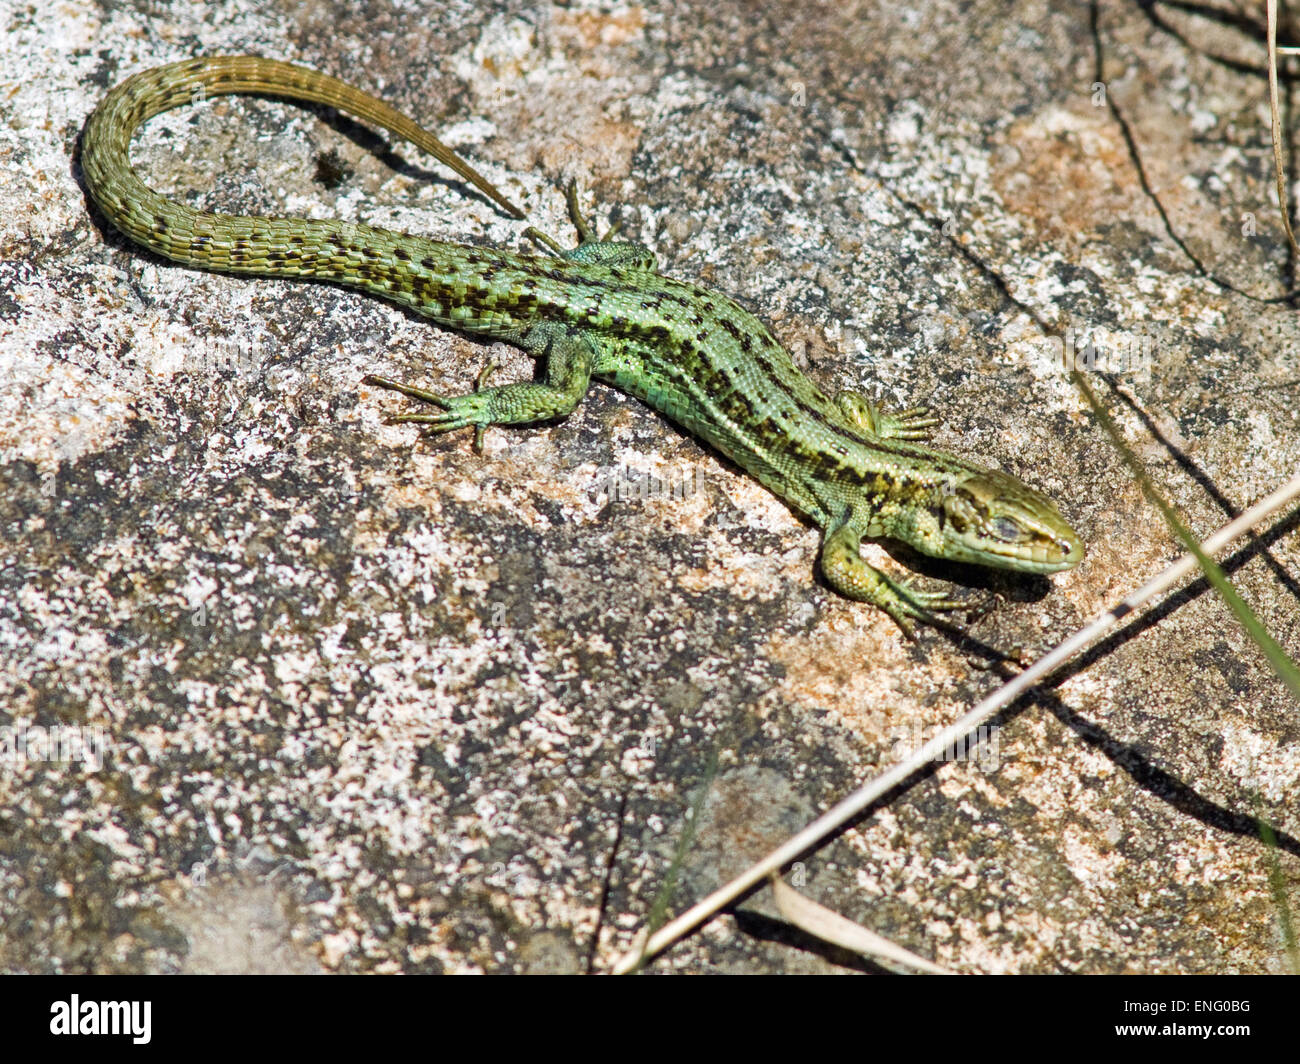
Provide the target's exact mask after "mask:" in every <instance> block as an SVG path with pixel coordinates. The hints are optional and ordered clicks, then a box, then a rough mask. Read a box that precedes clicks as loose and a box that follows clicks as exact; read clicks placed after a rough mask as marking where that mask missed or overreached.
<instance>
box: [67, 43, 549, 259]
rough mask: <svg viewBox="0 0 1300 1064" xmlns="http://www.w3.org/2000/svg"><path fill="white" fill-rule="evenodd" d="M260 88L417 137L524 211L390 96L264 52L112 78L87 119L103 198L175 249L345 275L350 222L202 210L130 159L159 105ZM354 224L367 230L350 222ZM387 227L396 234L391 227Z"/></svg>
mask: <svg viewBox="0 0 1300 1064" xmlns="http://www.w3.org/2000/svg"><path fill="white" fill-rule="evenodd" d="M238 93H257V94H261V95H266V96H278V97H283V98H285V99H290V100H302V101H306V102H309V103H323V104H328V105H329V106H331V107H334V108H337V109H338V110H340V111H344V112H346V113H348V114H350V115H353V116H355V117H357V118H360V119H364V120H366V121H369V122H373V123H374V124H375V125H377V126H380V127H382V128H383V129H386V130H388V131H389V132H391V133H394V134H396V135H397V136H399V137H403V138H404V139H406V140H409V141H410V142H411V143H412V144H415V145H416V146H417V147H419V148H422V149H423V150H424V151H426V152H428V153H429V154H430V155H432V156H434V157H435V158H436V159H438V160H439V161H440V162H442V163H445V164H446V165H447V166H449V167H450V168H451V169H452V170H454V171H456V173H458V174H459V175H460V176H461V177H463V178H464V179H465V180H466V181H468V182H470V183H471V184H473V185H474V186H475V187H476V188H478V189H479V190H480V191H482V192H483V193H484V194H485V195H487V196H489V197H491V199H493V200H494V201H495V202H496V203H498V204H500V205H501V206H502V207H504V208H505V209H506V210H507V211H509V212H510V213H511V214H513V215H514V216H515V217H518V218H522V217H523V216H524V212H523V211H521V210H520V209H519V208H518V207H516V206H515V205H514V204H513V203H511V202H510V200H508V199H506V197H505V196H503V195H502V194H501V193H500V192H498V191H497V190H496V188H494V187H493V186H492V185H491V184H490V183H489V182H488V181H487V179H486V178H484V177H483V176H482V175H481V174H479V173H478V172H477V171H476V170H474V169H473V168H472V167H471V166H470V165H469V164H468V163H466V162H465V161H464V160H462V159H461V158H460V157H459V156H457V155H456V153H455V152H453V151H452V150H451V149H450V148H448V147H447V146H446V145H445V144H443V143H442V142H441V141H440V140H438V139H437V138H436V137H434V136H433V135H432V134H431V133H429V132H428V131H426V130H424V129H421V128H420V127H419V126H418V125H416V124H415V123H414V122H413V121H411V119H409V118H407V117H406V116H405V115H403V114H402V113H401V112H400V111H397V110H394V109H393V108H392V107H390V106H389V105H388V104H386V103H384V101H383V100H380V99H377V98H376V97H374V96H371V95H369V94H368V93H364V92H361V91H360V90H359V89H354V88H353V87H352V86H350V85H348V84H346V83H345V82H342V81H339V80H338V79H337V78H332V77H330V76H329V75H327V74H321V73H318V72H316V71H314V70H310V69H308V68H307V67H301V66H296V65H295V64H293V63H284V62H281V61H279V60H276V59H263V58H260V57H258V56H212V57H207V58H198V59H185V60H182V61H181V62H179V63H170V64H168V65H166V66H160V67H154V68H153V69H151V70H145V71H143V72H141V73H139V74H136V75H134V76H132V77H130V78H127V79H126V80H125V81H123V82H122V83H121V84H120V85H118V86H117V87H116V88H114V89H113V90H112V91H111V92H109V94H108V95H107V96H105V97H104V99H103V100H102V101H100V104H99V106H98V107H96V108H95V110H94V113H93V114H91V116H90V118H89V120H88V121H87V122H86V128H85V133H84V135H83V137H82V146H81V168H82V173H83V174H84V175H85V179H86V188H87V190H88V191H89V193H90V196H91V198H92V199H93V200H94V201H95V204H96V206H98V207H99V209H100V211H102V212H103V214H104V215H105V217H107V218H108V220H109V221H110V222H112V223H113V225H115V226H116V227H117V228H118V229H120V230H121V231H122V232H124V233H126V234H127V235H128V236H130V237H131V239H133V240H135V241H136V242H137V243H140V244H143V245H144V246H145V247H148V248H150V249H151V250H153V251H156V252H157V253H158V254H160V255H165V256H166V257H167V258H170V259H175V260H176V261H178V262H184V263H187V264H188V265H192V266H201V267H204V268H206V269H211V270H220V271H222V272H226V273H254V274H269V273H275V274H282V275H283V274H291V275H292V274H296V275H299V276H317V277H319V276H331V277H336V278H338V279H340V280H345V279H347V278H346V277H345V276H343V274H344V273H345V272H346V267H345V266H344V264H342V263H339V262H330V261H329V260H330V259H331V258H337V256H338V248H339V241H338V239H337V237H338V234H339V231H340V230H341V229H342V228H343V225H344V223H341V222H338V221H332V220H330V221H318V220H309V219H305V218H266V217H257V216H252V217H249V216H243V215H233V214H217V213H212V212H207V211H196V210H195V209H194V208H192V207H189V206H187V205H186V204H184V203H179V202H177V201H176V200H173V199H169V198H167V197H166V196H163V195H161V194H159V193H158V192H155V191H154V190H153V189H151V188H150V187H149V186H148V185H146V184H145V183H144V182H143V181H141V180H140V177H139V175H137V174H136V172H135V170H134V168H133V167H132V166H131V150H130V149H131V137H132V135H133V134H134V133H135V131H136V129H137V128H138V127H139V126H140V125H141V123H143V122H146V121H148V119H150V118H152V117H153V116H154V115H157V114H161V113H162V112H163V111H169V110H171V109H173V108H176V107H180V106H182V105H183V104H187V103H194V102H197V101H199V100H202V99H204V98H206V97H208V96H226V95H232V94H238ZM351 228H352V229H353V230H358V229H359V230H365V231H367V232H374V233H384V231H383V230H369V229H368V227H366V226H358V225H353V226H351ZM385 235H389V234H385Z"/></svg>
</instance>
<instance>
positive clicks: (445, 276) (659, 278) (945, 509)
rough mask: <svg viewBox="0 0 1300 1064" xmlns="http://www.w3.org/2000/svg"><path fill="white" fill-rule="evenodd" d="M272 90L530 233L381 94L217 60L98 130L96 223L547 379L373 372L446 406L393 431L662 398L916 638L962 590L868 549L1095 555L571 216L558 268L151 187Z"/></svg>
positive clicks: (968, 465) (1034, 507)
mask: <svg viewBox="0 0 1300 1064" xmlns="http://www.w3.org/2000/svg"><path fill="white" fill-rule="evenodd" d="M228 94H258V95H264V96H272V97H280V98H286V99H289V100H295V101H300V102H308V103H319V104H326V105H329V106H331V107H333V108H335V109H336V110H339V111H342V112H345V113H348V114H350V115H352V116H354V117H356V118H360V119H362V120H366V121H370V122H373V123H374V124H376V125H378V126H380V127H381V128H383V129H386V130H387V131H389V132H390V133H393V134H395V135H397V136H399V137H402V138H404V139H406V140H408V141H410V142H411V143H413V144H415V145H416V146H417V147H419V148H421V149H423V150H425V151H426V152H428V153H429V154H430V155H432V156H433V157H434V158H436V159H438V160H439V161H441V162H442V163H444V164H446V165H448V166H449V167H451V168H452V169H453V170H454V171H455V172H456V173H457V174H459V175H460V176H461V177H463V178H465V179H466V180H467V181H468V182H469V183H470V184H472V185H474V186H475V187H476V188H478V189H479V190H480V191H481V192H483V193H484V194H485V195H487V196H488V197H490V198H491V199H492V200H493V201H494V202H495V203H497V204H498V205H500V206H501V207H502V208H503V209H505V210H506V211H508V212H509V213H510V214H511V215H512V216H514V217H516V218H523V217H524V212H523V211H522V210H520V209H519V208H518V207H517V206H515V205H514V204H513V203H512V202H511V201H510V200H509V199H507V198H506V197H505V196H504V195H503V194H502V193H501V192H500V191H499V190H497V189H496V188H495V187H494V186H493V185H492V184H491V183H490V182H488V181H487V179H486V178H484V177H482V176H481V175H480V174H479V173H478V172H477V171H475V170H474V169H473V168H472V167H471V166H470V165H469V164H468V163H466V162H465V161H464V160H462V159H460V158H459V156H457V155H456V154H455V153H454V152H453V151H452V150H451V149H450V148H448V147H447V146H446V145H444V144H443V143H442V142H441V141H439V140H438V139H437V138H436V137H434V136H433V135H432V134H431V133H429V132H427V131H426V130H424V129H422V128H421V127H420V126H419V125H417V124H416V123H415V122H413V121H412V120H411V119H409V118H408V117H406V116H405V115H403V114H402V113H401V112H399V111H397V110H395V109H394V108H392V107H391V106H389V105H388V104H387V103H385V102H384V101H382V100H380V99H379V98H377V97H375V96H372V95H370V94H368V93H365V92H363V91H361V90H359V89H356V88H354V87H353V86H351V85H349V84H347V83H346V82H343V81H340V80H338V79H336V78H334V77H331V76H329V75H326V74H323V73H320V72H318V71H315V70H312V69H310V68H307V67H303V66H299V65H296V64H291V63H287V62H283V61H280V60H274V59H268V58H262V57H257V56H211V57H199V58H194V59H186V60H182V61H180V62H176V63H170V64H167V65H164V66H159V67H154V68H152V69H149V70H145V71H142V72H140V73H137V74H135V75H133V76H132V77H129V78H127V79H126V80H125V81H123V82H121V83H120V84H119V85H117V86H116V87H115V88H113V89H111V90H110V91H109V92H108V94H107V95H106V96H105V97H104V98H103V100H102V101H101V102H100V103H99V104H98V106H97V107H96V108H95V110H94V111H93V113H92V114H91V115H90V117H89V118H88V120H87V122H86V125H85V128H84V131H83V136H82V141H81V156H80V158H81V170H82V174H83V177H84V181H85V187H86V190H87V192H88V193H89V197H90V199H91V200H92V201H93V202H94V204H95V206H96V207H97V208H98V209H99V211H100V213H101V214H102V215H103V217H104V218H106V219H107V220H108V221H109V222H110V223H111V224H112V225H113V226H115V227H116V228H117V229H118V230H120V231H121V232H123V233H124V234H126V235H127V236H128V237H130V238H131V240H133V241H135V242H136V243H138V244H140V245H143V246H144V247H146V248H148V249H150V250H152V251H154V252H156V253H157V254H159V255H162V256H165V257H166V258H169V259H172V260H174V261H176V262H179V263H182V264H185V265H188V266H194V267H199V268H202V269H207V270H214V271H218V272H222V273H232V274H251V275H257V276H263V277H301V278H315V279H320V280H326V281H332V282H335V283H338V284H341V285H344V286H347V287H351V288H355V289H360V290H362V291H364V292H366V293H370V294H372V295H375V296H379V297H382V298H385V299H388V300H390V301H393V302H395V303H398V304H400V305H403V306H406V307H409V308H411V309H412V310H414V311H415V312H417V313H419V314H421V315H423V316H425V317H427V318H429V319H431V320H432V321H433V322H435V323H437V324H438V325H441V326H443V327H446V328H450V329H453V330H456V331H458V332H460V333H463V334H466V335H469V336H472V337H475V338H479V339H481V340H484V341H504V342H506V343H508V344H512V345H515V346H517V347H519V348H520V349H522V350H523V351H524V352H526V353H527V354H529V355H531V356H532V357H534V358H535V359H537V360H538V361H539V363H541V364H542V365H539V372H538V374H537V379H535V380H533V381H518V382H513V383H508V384H502V385H496V386H492V387H488V386H487V384H486V381H487V377H488V374H490V373H491V372H492V370H493V367H492V365H491V364H490V363H489V364H488V366H487V367H486V368H485V370H484V371H483V372H482V373H480V375H479V378H478V381H477V383H476V386H475V389H474V390H473V391H471V392H466V393H463V394H456V395H444V394H442V393H440V392H435V391H430V390H427V389H425V388H419V387H415V386H413V385H410V384H406V383H403V382H401V381H397V380H393V379H390V378H387V377H381V376H376V375H369V376H367V377H365V378H363V383H367V384H370V385H373V386H377V387H381V388H384V389H389V390H392V391H394V392H398V393H400V394H402V395H404V396H407V397H409V398H411V399H414V400H418V401H420V402H421V403H424V404H427V406H428V407H432V408H433V409H432V410H428V409H426V410H424V411H423V412H409V413H403V414H398V415H395V416H393V417H392V418H390V419H389V420H390V421H391V422H395V423H414V424H418V425H423V426H426V427H427V429H428V430H429V431H431V432H435V433H436V432H449V431H453V430H456V429H461V428H471V427H472V428H473V429H474V430H475V444H476V446H480V447H481V444H482V438H483V432H484V430H485V429H486V428H487V427H488V426H489V425H526V424H532V423H538V422H547V421H552V420H555V419H558V418H563V417H564V416H566V415H568V414H569V413H570V412H571V411H573V410H574V409H575V408H576V407H577V406H578V404H579V403H580V402H581V401H582V399H583V396H584V395H585V394H586V392H587V389H588V386H589V384H590V382H591V381H592V380H593V379H595V380H599V381H602V382H604V383H607V384H610V385H613V386H614V387H615V388H618V389H620V390H622V391H624V392H625V393H628V394H630V395H632V396H635V397H636V398H638V399H640V400H642V401H644V402H645V403H647V404H648V405H649V406H651V407H652V408H654V409H655V410H657V411H659V412H660V413H661V414H662V415H664V416H665V417H667V418H668V419H669V420H670V421H673V422H675V423H676V424H678V425H679V426H681V427H682V428H684V429H686V430H687V431H688V432H690V433H692V434H693V435H695V436H696V437H698V438H700V439H702V440H703V441H705V442H706V443H707V444H709V445H711V446H712V447H714V448H716V449H717V450H718V451H719V452H721V453H722V454H723V455H725V456H726V457H728V458H730V459H731V460H732V461H734V462H735V463H736V464H737V465H738V466H740V467H741V468H742V469H743V470H745V471H746V472H747V473H749V474H750V475H752V476H753V477H754V478H756V479H757V480H758V481H759V482H760V483H761V484H763V485H764V486H765V487H766V488H767V489H769V490H770V491H772V492H773V493H775V494H776V495H777V496H778V497H780V498H781V499H782V500H783V501H784V502H785V503H786V504H787V505H788V506H790V507H791V508H792V509H793V510H795V511H797V512H799V513H801V514H803V515H804V516H805V517H806V518H807V519H809V520H811V521H812V522H813V523H814V524H815V525H816V526H817V527H818V528H820V529H821V530H822V541H821V548H820V553H819V557H818V566H819V568H820V571H821V574H822V576H823V578H824V580H825V582H826V584H827V585H828V586H829V587H830V588H831V589H833V590H834V591H836V592H838V593H839V594H841V595H843V596H845V597H847V598H849V599H854V600H857V601H862V602H867V603H871V604H872V605H874V606H877V607H879V608H880V609H882V610H884V611H885V612H886V613H887V614H888V615H889V616H890V617H892V618H893V620H894V621H895V622H896V623H897V624H898V625H899V627H900V628H901V629H902V631H903V633H904V634H905V635H906V636H908V637H909V638H915V630H914V625H913V622H924V623H930V624H936V623H938V618H937V616H936V613H937V612H941V611H945V610H954V609H958V608H960V607H961V605H962V604H961V603H960V602H959V601H957V600H955V599H953V598H952V597H951V593H950V591H948V590H923V589H921V588H918V587H916V586H915V584H914V582H913V580H912V579H911V578H907V579H895V578H894V577H892V576H890V575H889V574H887V573H886V572H884V571H883V570H882V569H879V568H877V567H876V566H873V565H871V564H869V563H868V562H867V561H866V560H865V559H864V558H863V557H862V556H861V553H860V545H861V541H862V540H863V539H864V538H884V539H892V540H895V541H900V542H903V543H905V544H907V545H908V546H910V547H911V548H913V549H914V550H917V551H919V552H921V553H923V554H927V555H931V556H933V557H936V558H940V559H945V560H950V561H956V562H965V563H975V564H978V565H983V566H989V567H993V568H996V569H1004V570H1012V571H1018V572H1025V573H1053V572H1058V571H1061V570H1065V569H1069V568H1071V567H1073V566H1074V565H1076V564H1077V563H1078V562H1079V561H1080V560H1081V558H1082V557H1083V554H1084V547H1083V543H1082V540H1081V539H1080V537H1079V535H1078V533H1076V532H1075V530H1074V529H1073V528H1072V527H1071V526H1070V525H1069V524H1068V523H1067V522H1066V520H1065V519H1064V518H1063V517H1062V516H1061V513H1060V511H1059V509H1058V508H1057V506H1056V504H1055V503H1054V502H1053V501H1052V500H1051V499H1050V498H1048V497H1047V496H1046V495H1044V494H1042V493H1041V492H1039V491H1037V490H1035V489H1034V488H1031V487H1030V486H1029V485H1027V484H1025V483H1024V482H1023V481H1022V480H1020V479H1019V478H1017V477H1015V476H1013V475H1011V474H1009V473H1006V472H1003V471H1002V470H999V469H995V468H987V467H985V466H983V465H980V464H977V463H975V462H973V461H970V460H968V459H966V458H964V457H958V456H956V455H952V454H948V453H945V452H943V451H940V450H937V449H935V448H933V447H931V446H930V445H929V444H928V443H927V442H926V441H928V439H929V437H930V435H931V430H932V429H933V428H934V427H935V426H937V425H938V424H940V420H939V419H938V418H936V417H934V416H932V415H931V414H930V413H929V412H928V411H927V410H926V409H925V408H921V407H916V408H912V409H907V410H902V411H894V412H891V411H889V410H887V409H885V408H883V407H882V406H879V405H877V404H876V403H874V402H873V401H872V400H871V399H870V398H868V397H867V396H866V395H865V394H863V393H860V392H856V391H852V390H845V391H840V392H838V393H837V394H836V396H835V398H834V399H832V398H830V397H829V396H828V395H827V394H826V393H825V392H824V391H823V390H822V389H820V388H819V387H817V385H816V384H815V383H814V382H813V381H811V380H810V379H809V378H808V377H806V376H805V375H804V374H803V373H802V372H801V371H800V370H799V368H798V367H797V366H796V365H795V363H794V360H793V359H792V358H791V357H790V355H789V354H788V353H787V352H786V351H785V349H784V348H783V347H782V346H781V345H780V343H779V342H778V341H777V340H776V339H775V338H774V337H773V335H772V333H771V332H770V331H769V329H768V328H767V327H766V326H765V325H764V324H763V323H762V322H761V321H760V320H759V319H758V318H757V317H755V316H754V315H753V314H751V313H750V312H749V311H747V310H745V309H744V308H743V307H741V306H740V305H739V304H738V303H736V302H735V301H734V300H732V299H730V298H728V297H727V296H725V295H722V294H720V293H717V292H713V291H710V290H708V289H705V288H702V287H699V286H697V285H694V284H691V283H689V282H686V281H680V280H675V279H673V278H670V277H667V276H665V275H664V274H661V273H660V272H659V266H658V261H657V259H656V256H655V254H654V253H653V251H651V250H650V249H649V248H648V247H646V246H644V245H642V244H639V243H634V242H630V241H617V240H613V239H610V237H611V236H612V235H613V234H612V233H606V234H605V236H604V237H603V238H599V237H597V235H596V233H595V232H594V231H593V230H592V229H591V227H590V226H589V224H588V222H587V220H586V219H585V218H584V217H583V215H582V212H581V210H580V209H579V204H578V196H577V191H576V185H575V184H573V183H571V184H570V185H569V194H568V207H569V215H570V218H571V219H572V222H573V225H574V228H575V229H576V230H577V233H578V238H579V243H578V245H577V246H576V247H574V248H571V249H567V250H566V249H564V248H563V247H562V246H561V245H560V244H559V243H558V242H556V241H554V240H552V239H551V238H550V237H548V236H546V235H545V234H542V233H540V232H539V231H538V230H536V229H532V228H529V229H527V230H526V231H525V232H524V234H523V235H524V236H525V237H527V238H530V239H532V240H533V241H534V242H536V243H537V244H539V245H542V246H544V247H545V248H547V249H548V251H549V252H552V253H553V254H545V253H543V254H537V255H524V254H520V253H517V252H513V251H507V250H503V249H497V248H491V247H484V246H472V245H462V244H456V243H448V242H442V241H434V240H429V239H426V238H423V237H420V236H414V235H410V234H406V233H398V232H394V231H392V230H387V229H380V228H374V227H371V226H368V225H364V224H361V223H355V222H343V221H340V220H336V219H327V220H313V219H305V218H275V217H267V216H252V217H249V216H236V215H229V214H220V213H212V212H206V211H199V210H195V209H194V208H191V207H189V206H187V205H186V204H184V203H181V202H178V201H177V200H174V199H171V198H168V197H167V196H164V195H162V194H160V193H159V192H157V191H155V190H154V189H152V188H150V187H149V186H148V185H146V184H145V182H144V181H143V180H141V178H140V177H139V175H138V174H137V173H136V171H135V169H134V167H133V165H132V162H131V155H130V145H131V138H132V136H133V134H134V133H135V131H136V129H137V128H138V127H139V126H140V125H142V124H143V123H144V122H146V121H147V120H148V119H149V118H152V117H153V116H154V115H157V114H160V113H162V112H163V111H167V110H170V109H173V108H176V107H180V106H182V105H184V104H188V103H191V102H193V101H196V100H199V99H203V98H206V97H211V96H218V95H228Z"/></svg>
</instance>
